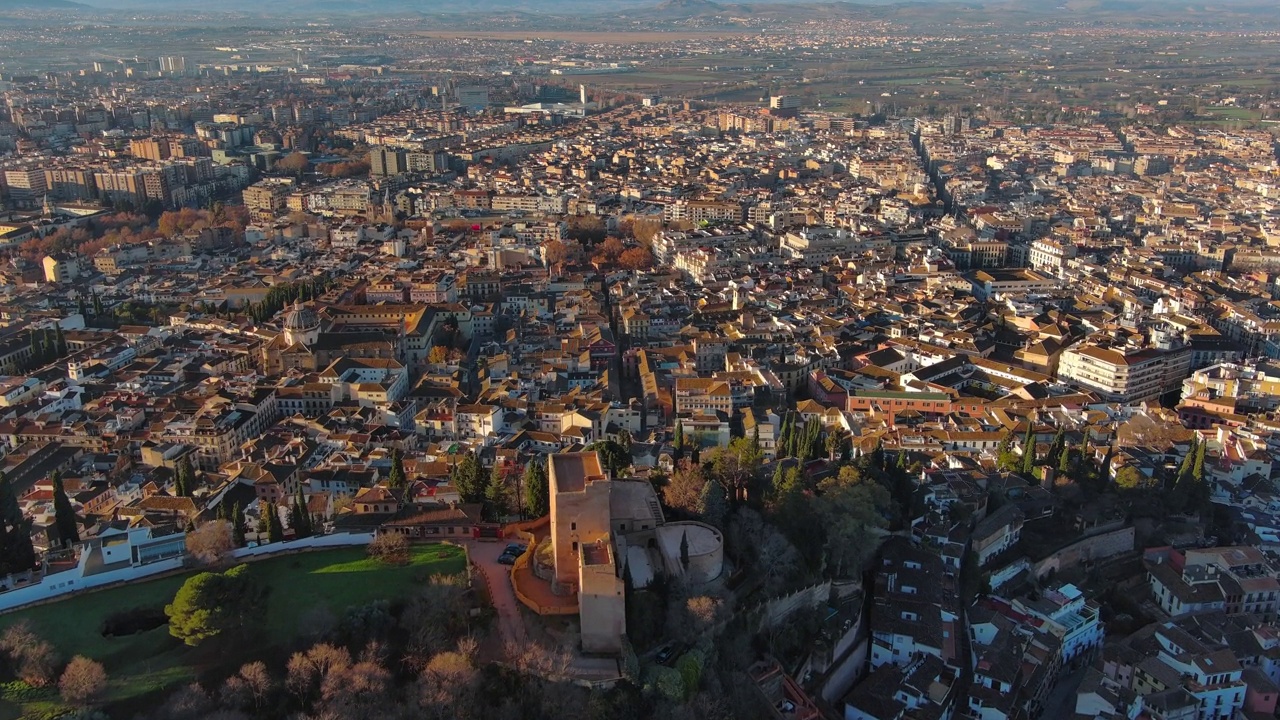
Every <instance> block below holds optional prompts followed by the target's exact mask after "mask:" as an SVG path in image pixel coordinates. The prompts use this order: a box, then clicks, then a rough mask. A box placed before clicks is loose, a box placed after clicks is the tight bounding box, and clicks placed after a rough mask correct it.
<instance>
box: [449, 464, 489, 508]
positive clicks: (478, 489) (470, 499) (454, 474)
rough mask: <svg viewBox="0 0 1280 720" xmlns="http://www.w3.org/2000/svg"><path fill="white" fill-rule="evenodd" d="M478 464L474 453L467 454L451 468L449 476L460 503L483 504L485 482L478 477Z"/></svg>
mask: <svg viewBox="0 0 1280 720" xmlns="http://www.w3.org/2000/svg"><path fill="white" fill-rule="evenodd" d="M480 472H481V470H480V463H479V461H477V460H476V456H475V453H467V454H466V455H464V456H462V460H461V461H459V462H458V463H457V464H456V465H454V466H453V469H452V470H451V471H450V473H449V476H450V479H451V481H452V483H453V486H454V488H456V489H457V491H458V495H460V496H461V497H462V502H466V503H478V502H484V495H485V481H484V478H482V477H481V476H480Z"/></svg>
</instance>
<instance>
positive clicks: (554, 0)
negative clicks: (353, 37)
mask: <svg viewBox="0 0 1280 720" xmlns="http://www.w3.org/2000/svg"><path fill="white" fill-rule="evenodd" d="M26 8H58V9H80V8H83V9H85V10H143V11H150V12H162V13H163V12H166V11H178V12H182V11H185V10H193V9H198V10H202V11H206V12H208V11H215V12H216V10H226V11H230V12H248V13H255V14H261V15H271V14H295V13H312V14H323V15H332V14H359V15H366V16H377V15H427V16H448V15H470V16H472V17H476V16H481V17H483V16H485V15H501V16H505V17H511V16H513V15H520V16H522V15H529V16H535V17H538V16H540V17H557V16H563V17H573V18H574V19H578V20H581V19H588V18H593V17H601V18H607V17H609V16H610V15H618V14H626V15H628V16H631V17H634V16H635V15H637V14H638V13H647V14H650V15H651V16H653V17H654V19H664V20H674V19H682V18H704V17H705V18H712V17H716V16H723V15H732V16H733V17H752V16H766V17H782V16H792V17H796V18H805V17H849V18H857V17H864V18H882V19H894V18H898V19H926V20H934V21H945V20H946V19H947V18H948V17H959V16H967V17H972V16H973V15H974V14H976V13H990V14H992V15H993V17H997V18H1001V17H1003V18H1009V17H1019V16H1021V17H1028V18H1030V17H1054V16H1056V17H1079V18H1081V19H1089V18H1094V19H1098V20H1115V19H1118V18H1129V19H1135V20H1144V19H1146V20H1151V19H1161V20H1168V19H1174V18H1182V19H1196V20H1204V19H1206V18H1212V19H1215V20H1226V19H1239V18H1251V17H1256V18H1260V19H1267V20H1274V19H1276V18H1277V15H1278V14H1277V13H1276V0H1218V1H1217V2H1208V1H1205V0H1202V1H1200V2H1178V1H1177V0H1174V1H1173V2H1170V1H1169V0H1048V1H1047V2H1046V1H1045V0H990V1H986V0H973V1H971V2H963V1H956V0H936V1H934V0H906V1H900V0H852V1H830V0H825V1H824V0H766V1H764V2H724V1H721V2H716V1H715V0H662V1H661V2H659V3H656V4H655V3H654V2H653V0H605V1H604V2H600V1H599V0H470V1H469V2H466V3H459V2H456V1H455V0H278V2H274V3H271V4H270V5H269V6H268V7H264V5H263V3H262V2H260V0H223V2H220V3H217V5H216V8H214V7H211V6H210V5H209V3H208V2H206V0H87V2H84V3H77V2H72V1H71V0H0V10H6V9H26Z"/></svg>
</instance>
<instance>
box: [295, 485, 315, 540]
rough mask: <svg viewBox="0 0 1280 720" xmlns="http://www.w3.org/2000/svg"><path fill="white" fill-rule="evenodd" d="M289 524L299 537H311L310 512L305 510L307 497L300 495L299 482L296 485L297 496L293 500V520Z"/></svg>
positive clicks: (300, 487)
mask: <svg viewBox="0 0 1280 720" xmlns="http://www.w3.org/2000/svg"><path fill="white" fill-rule="evenodd" d="M290 524H291V525H292V526H293V532H294V533H295V534H296V535H297V537H298V538H299V539H301V538H304V537H311V535H312V532H313V530H312V528H311V514H310V513H308V512H307V499H306V498H304V497H303V496H302V485H301V484H299V485H298V497H296V498H295V499H294V501H293V520H292V522H291V523H290Z"/></svg>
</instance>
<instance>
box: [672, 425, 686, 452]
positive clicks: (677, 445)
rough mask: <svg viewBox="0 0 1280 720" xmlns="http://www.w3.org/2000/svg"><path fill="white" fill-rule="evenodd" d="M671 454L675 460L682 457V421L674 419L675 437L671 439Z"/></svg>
mask: <svg viewBox="0 0 1280 720" xmlns="http://www.w3.org/2000/svg"><path fill="white" fill-rule="evenodd" d="M671 450H672V454H673V455H674V456H675V460H676V462H679V461H680V460H681V458H683V457H684V423H682V422H680V421H679V420H676V432H675V437H674V438H672V440H671Z"/></svg>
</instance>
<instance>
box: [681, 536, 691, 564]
mask: <svg viewBox="0 0 1280 720" xmlns="http://www.w3.org/2000/svg"><path fill="white" fill-rule="evenodd" d="M680 564H681V565H682V566H684V569H685V571H686V572H687V571H688V570H689V531H688V530H685V531H684V534H683V535H681V536H680Z"/></svg>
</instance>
